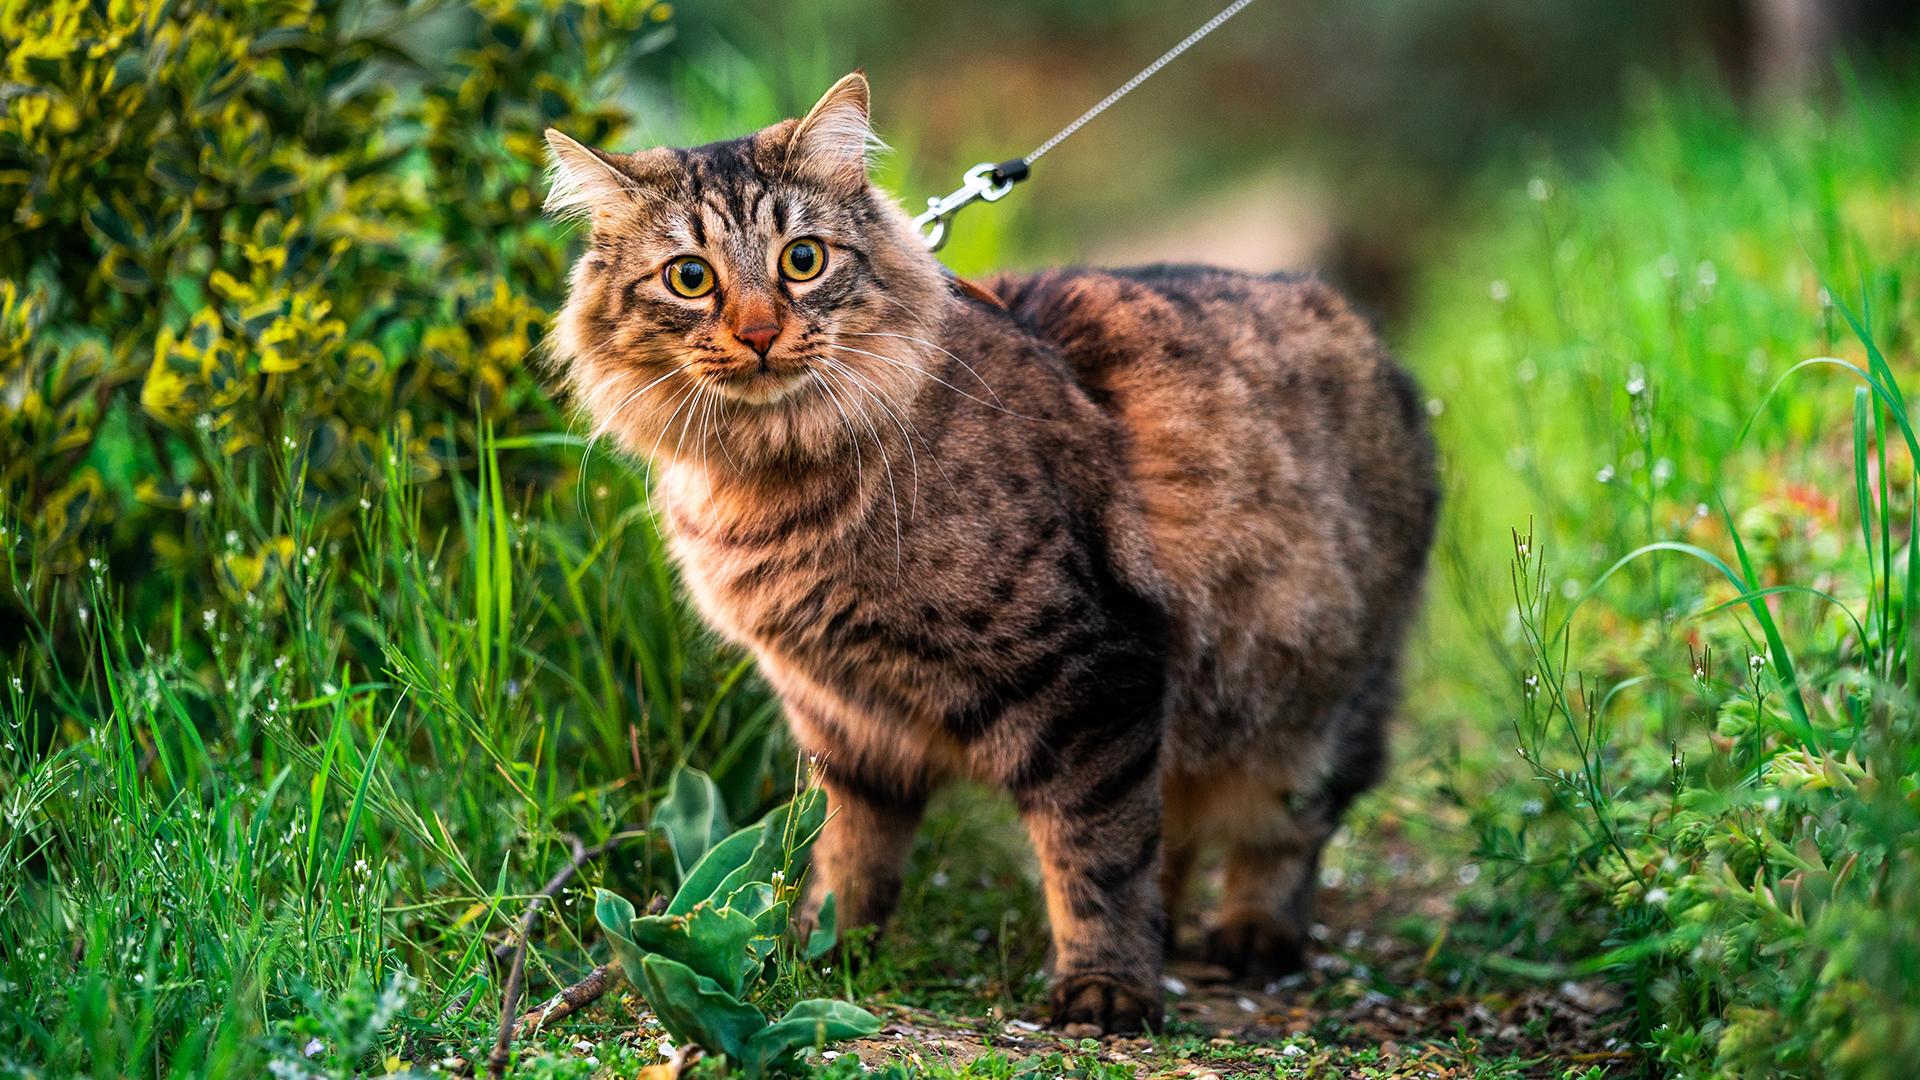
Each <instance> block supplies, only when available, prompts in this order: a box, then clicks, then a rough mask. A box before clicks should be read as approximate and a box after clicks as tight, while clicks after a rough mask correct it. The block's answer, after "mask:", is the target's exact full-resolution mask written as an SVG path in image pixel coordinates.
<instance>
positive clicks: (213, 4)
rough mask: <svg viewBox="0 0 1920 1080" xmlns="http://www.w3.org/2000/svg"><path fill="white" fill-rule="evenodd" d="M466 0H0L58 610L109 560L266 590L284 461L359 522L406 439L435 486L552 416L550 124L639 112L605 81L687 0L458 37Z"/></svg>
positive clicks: (48, 574) (8, 352)
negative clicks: (538, 359)
mask: <svg viewBox="0 0 1920 1080" xmlns="http://www.w3.org/2000/svg"><path fill="white" fill-rule="evenodd" d="M437 7H438V5H436V4H434V3H431V2H427V0H410V2H408V3H405V4H401V5H398V6H388V5H372V4H360V3H353V2H346V0H282V2H276V3H271V4H236V3H222V2H217V0H185V2H179V3H171V4H158V3H136V2H128V3H115V4H104V5H103V4H95V3H90V2H86V0H53V2H50V3H45V4H25V5H21V4H15V5H8V6H7V8H6V9H5V11H4V13H0V40H5V41H6V42H8V43H9V44H8V51H7V56H6V71H7V75H6V78H7V80H8V85H7V90H6V93H7V96H8V99H9V100H8V107H7V109H6V110H5V112H4V115H3V116H0V205H5V206H7V207H8V208H9V210H10V213H9V214H8V215H7V220H6V221H5V223H4V224H0V322H4V323H5V325H6V327H7V333H6V335H5V337H6V345H5V346H4V352H3V353H0V461H4V462H5V464H4V465H3V466H0V496H3V497H4V500H5V504H6V505H7V506H8V507H9V509H10V513H11V515H12V517H13V518H14V521H15V525H16V527H17V530H18V535H16V536H13V537H11V538H9V540H8V544H9V546H10V547H12V548H13V549H14V550H16V551H17V552H18V553H19V554H20V556H21V557H23V559H24V561H25V563H26V565H27V571H26V577H27V584H28V585H29V586H30V587H31V591H32V596H33V601H32V602H33V603H34V605H35V607H36V608H37V609H38V610H39V611H41V612H48V611H52V610H54V609H55V608H56V607H58V606H61V605H71V604H73V603H74V602H76V600H77V596H78V593H79V591H80V590H79V589H78V587H77V586H76V584H75V581H76V579H75V577H74V575H75V572H76V571H78V570H79V569H80V568H81V566H82V564H83V563H84V562H85V561H86V559H87V558H96V559H100V560H102V561H103V562H106V563H109V564H111V565H112V566H114V567H115V568H116V569H118V570H121V571H122V572H123V573H124V574H126V576H127V577H128V578H129V579H130V580H134V579H138V580H141V581H143V582H148V581H151V582H154V583H156V584H158V583H160V582H179V583H181V584H183V585H185V586H186V587H188V588H190V589H192V590H193V591H195V592H200V591H211V590H213V589H216V588H217V589H220V590H222V591H223V592H224V593H226V594H228V595H229V596H231V597H233V598H238V597H241V596H244V595H245V594H246V593H248V592H251V591H254V590H257V589H260V588H261V587H262V585H263V583H264V582H266V581H267V579H269V578H271V577H273V576H276V575H279V574H282V573H284V572H285V570H286V562H287V551H286V545H287V537H286V534H285V533H284V532H282V531H275V530H274V529H273V528H272V527H271V526H272V523H271V522H268V521H265V520H262V516H263V513H264V511H265V510H266V508H267V505H268V504H269V502H270V500H271V495H270V494H269V491H268V489H269V487H270V485H271V482H272V480H271V477H272V474H273V472H274V470H275V469H276V468H277V467H279V466H280V465H281V464H282V459H283V458H287V457H290V459H291V460H290V462H288V464H289V466H290V468H291V470H292V473H293V475H299V476H301V477H303V478H304V480H305V485H304V487H303V488H302V498H303V500H304V507H303V508H304V509H305V510H307V511H309V512H310V513H311V514H312V517H313V524H314V528H315V531H316V533H317V534H318V535H319V536H320V537H323V538H327V539H333V538H339V537H342V536H344V535H346V533H347V531H348V528H349V524H348V523H349V520H350V519H351V518H352V517H353V512H354V504H355V501H356V496H357V495H358V493H359V492H358V489H359V488H360V487H361V480H362V478H364V477H367V476H369V475H372V474H374V473H376V472H377V471H378V470H377V469H376V467H375V466H376V459H375V455H376V454H377V453H378V452H379V450H380V444H381V442H382V440H383V439H385V440H386V441H387V442H390V443H391V444H392V445H393V448H394V449H395V451H396V452H398V453H400V454H401V455H402V457H403V459H404V460H405V461H406V462H407V464H408V466H409V468H410V470H411V472H412V474H413V476H414V477H415V478H416V479H419V480H426V479H431V478H432V477H433V476H435V475H437V474H438V473H439V472H440V471H442V470H444V469H448V468H456V469H457V468H470V467H471V466H472V465H473V463H474V461H475V448H476V446H477V444H478V440H479V434H480V432H481V430H482V427H483V426H484V425H491V426H492V427H493V428H494V429H495V430H496V431H497V432H500V433H503V434H509V435H510V434H513V433H515V432H518V431H522V430H544V429H546V428H549V427H551V426H552V424H553V420H554V413H553V411H552V409H551V407H550V406H549V405H548V404H547V403H546V399H545V397H544V395H542V394H540V393H539V392H538V389H537V387H536V386H535V384H534V383H532V382H531V381H530V380H527V379H524V378H521V377H520V373H521V371H522V369H523V367H524V366H525V364H526V362H527V358H528V357H529V355H530V354H531V352H532V351H533V349H534V348H535V346H536V344H537V342H538V340H539V333H540V326H541V325H542V323H543V322H544V321H545V318H546V314H547V309H546V305H547V304H549V303H550V302H551V300H552V298H553V297H554V296H555V295H556V294H557V292H558V289H559V285H560V281H561V278H562V275H563V273H564V268H565V265H566V252H565V248H564V245H563V244H562V243H561V240H560V238H559V237H558V236H556V235H555V234H554V233H553V231H552V230H551V229H550V228H549V227H548V226H546V225H544V224H542V223H541V222H540V221H539V220H538V215H537V214H536V213H535V212H534V210H535V204H536V202H537V194H536V192H537V189H538V183H537V180H538V177H539V176H540V172H541V165H542V160H543V159H542V151H541V146H540V143H539V139H538V134H539V132H540V130H541V128H542V127H544V126H546V125H548V124H558V125H561V126H564V127H567V128H569V129H570V130H574V131H577V132H579V133H581V134H582V135H583V136H584V137H595V138H597V137H603V136H608V135H612V134H615V133H617V132H618V130H619V128H620V126H621V124H622V123H623V122H624V117H623V116H622V115H621V114H620V113H619V112H618V111H616V110H613V109H610V108H609V107H608V106H607V105H606V104H604V103H603V100H602V96H601V94H602V91H603V89H604V84H605V83H606V82H607V81H608V80H610V79H612V78H615V77H617V76H619V75H620V74H621V73H622V72H625V71H628V70H630V68H631V65H632V63H633V62H634V61H635V60H636V59H637V58H638V57H639V56H640V55H642V54H644V53H646V52H647V51H649V50H651V49H654V48H656V47H658V46H659V45H661V44H663V43H664V41H665V40H666V39H665V37H664V32H663V31H661V30H657V29H656V30H653V31H652V32H649V31H648V28H649V27H657V26H658V25H659V22H660V20H661V19H662V18H664V17H665V16H666V14H667V12H668V9H667V8H666V7H664V6H660V5H656V4H655V3H653V0H586V2H584V3H578V4H567V5H559V6H555V5H547V4H541V3H531V2H529V3H509V2H502V3H493V4H488V5H485V6H484V7H482V8H481V9H479V10H478V11H476V12H473V13H464V14H463V13H457V12H451V11H449V12H446V13H445V14H446V15H448V16H449V17H454V18H458V19H460V20H462V21H465V22H468V23H469V24H470V25H468V26H466V27H465V28H464V29H465V33H463V34H459V35H457V36H456V37H455V42H457V43H459V45H458V47H456V48H453V49H451V50H447V51H441V50H445V46H446V45H447V44H449V42H447V41H445V40H444V32H443V34H442V36H441V38H440V39H435V38H433V37H423V36H422V33H421V28H422V27H423V26H427V27H431V26H432V25H433V24H432V23H431V20H430V19H429V16H430V15H433V14H435V13H436V9H437ZM468 43H470V44H468ZM436 53H438V55H436ZM494 131H499V132H503V133H505V134H504V137H500V136H496V135H494V134H493V132H494ZM452 192H458V195H457V196H454V197H449V195H450V193H452ZM229 477H230V478H231V481H232V482H231V483H230V484H223V483H222V481H223V480H224V479H227V478H229ZM446 509H450V508H446ZM442 512H443V513H444V512H446V510H445V509H443V511H442ZM237 522H241V523H245V524H246V525H247V526H249V527H248V528H244V529H241V530H240V536H239V538H238V541H237V542H230V543H222V542H221V539H220V538H221V536H222V535H223V534H224V533H226V531H227V530H228V529H229V528H232V527H233V525H234V524H235V523H237Z"/></svg>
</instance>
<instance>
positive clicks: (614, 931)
mask: <svg viewBox="0 0 1920 1080" xmlns="http://www.w3.org/2000/svg"><path fill="white" fill-rule="evenodd" d="M593 918H594V921H595V922H598V923H599V924H600V929H601V931H602V932H603V933H605V934H606V935H607V945H608V947H610V948H611V949H612V950H613V958H614V959H615V960H618V961H619V962H620V970H621V971H622V972H624V973H625V974H626V976H627V981H628V982H630V983H632V984H633V985H635V986H642V985H644V984H643V983H642V982H641V981H640V980H641V978H642V974H641V968H640V963H641V961H643V960H645V959H646V956H647V954H646V953H645V952H643V951H641V949H640V947H639V946H638V945H635V944H634V942H633V938H632V936H631V933H632V929H631V928H632V926H633V920H634V911H633V905H632V904H630V903H628V902H627V898H626V897H624V896H620V895H618V894H617V893H610V892H608V891H607V890H605V889H598V890H595V892H594V898H593Z"/></svg>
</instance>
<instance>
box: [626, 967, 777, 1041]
mask: <svg viewBox="0 0 1920 1080" xmlns="http://www.w3.org/2000/svg"><path fill="white" fill-rule="evenodd" d="M640 976H641V983H640V985H641V987H642V988H643V990H644V991H645V993H646V995H647V1004H649V1005H652V1006H653V1011H654V1015H656V1016H658V1017H659V1018H660V1023H661V1025H662V1026H663V1027H665V1028H666V1029H667V1034H669V1035H672V1036H673V1038H674V1041H675V1042H681V1043H693V1044H694V1045H696V1046H698V1047H700V1048H701V1049H703V1050H706V1051H707V1052H709V1053H714V1054H725V1055H727V1056H728V1057H730V1058H733V1059H734V1060H735V1061H743V1060H745V1053H746V1048H747V1045H748V1042H749V1040H751V1039H752V1038H753V1037H754V1036H755V1035H756V1034H757V1033H759V1032H760V1031H761V1030H762V1029H764V1028H765V1027H766V1026H767V1018H766V1017H765V1016H762V1015H761V1014H760V1010H758V1009H756V1008H754V1007H753V1006H751V1005H748V1004H746V1003H745V1002H742V1001H740V1000H738V999H736V998H734V997H732V996H730V995H728V994H727V993H726V992H725V991H723V990H721V989H720V986H719V984H717V983H715V982H714V981H713V980H712V979H709V978H707V977H705V976H703V975H700V974H698V973H696V972H695V971H694V970H693V969H692V968H690V967H688V966H687V965H685V964H682V963H680V962H678V961H676V960H669V959H667V958H666V957H664V956H649V957H647V958H646V959H645V960H643V961H641V963H640ZM795 1007H796V1008H798V1006H795ZM789 1015H791V1014H789Z"/></svg>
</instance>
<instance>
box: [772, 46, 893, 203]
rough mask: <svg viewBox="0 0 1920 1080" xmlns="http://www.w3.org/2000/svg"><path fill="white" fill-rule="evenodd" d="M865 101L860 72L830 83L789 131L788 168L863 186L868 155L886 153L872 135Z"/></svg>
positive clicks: (865, 80)
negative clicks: (879, 152)
mask: <svg viewBox="0 0 1920 1080" xmlns="http://www.w3.org/2000/svg"><path fill="white" fill-rule="evenodd" d="M868 101H869V95H868V91H867V76H866V74H865V73H864V72H859V71H856V72H854V73H853V74H851V75H848V76H846V77H845V78H843V79H841V80H840V81H839V82H837V83H834V84H833V88H832V89H830V90H828V91H827V92H826V93H825V94H824V95H822V96H821V98H820V100H819V102H818V103H816V104H815V105H814V107H813V109H812V110H811V111H809V112H808V113H807V115H806V116H805V117H804V118H803V119H801V121H800V123H799V126H797V127H795V128H794V129H793V137H792V138H791V140H789V142H788V143H787V162H788V165H789V166H790V167H791V168H793V169H795V170H804V171H811V172H813V173H815V174H816V175H819V176H822V177H824V178H827V179H831V180H839V181H844V182H848V183H865V182H866V179H867V158H868V155H869V154H871V153H873V152H875V151H879V150H884V149H886V144H885V143H883V142H881V141H880V139H879V138H878V137H877V136H875V135H874V133H873V124H872V122H871V121H870V120H869V119H868V115H867V105H868Z"/></svg>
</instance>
